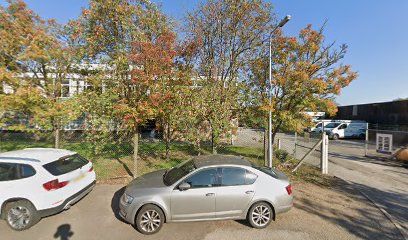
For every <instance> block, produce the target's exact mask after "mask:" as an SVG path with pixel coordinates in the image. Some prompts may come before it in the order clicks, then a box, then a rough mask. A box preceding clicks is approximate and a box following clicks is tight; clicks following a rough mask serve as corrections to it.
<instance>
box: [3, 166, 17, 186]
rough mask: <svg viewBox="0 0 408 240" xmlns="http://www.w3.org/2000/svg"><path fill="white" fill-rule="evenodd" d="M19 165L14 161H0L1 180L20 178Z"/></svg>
mask: <svg viewBox="0 0 408 240" xmlns="http://www.w3.org/2000/svg"><path fill="white" fill-rule="evenodd" d="M17 171H18V166H17V164H14V163H0V182H1V181H11V180H16V179H18V174H17Z"/></svg>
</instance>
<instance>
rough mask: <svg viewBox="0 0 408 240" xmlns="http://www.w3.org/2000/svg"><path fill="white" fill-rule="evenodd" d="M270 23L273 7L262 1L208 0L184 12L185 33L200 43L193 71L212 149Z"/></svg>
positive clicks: (230, 115)
mask: <svg viewBox="0 0 408 240" xmlns="http://www.w3.org/2000/svg"><path fill="white" fill-rule="evenodd" d="M273 21H274V17H273V15H272V7H271V5H270V4H268V3H264V2H263V1H262V0H217V1H215V0H209V1H207V2H206V3H205V4H202V5H200V6H199V7H198V9H197V10H196V11H194V12H193V13H191V14H189V16H188V26H187V30H188V34H187V35H188V36H189V37H190V38H191V39H194V40H195V42H197V43H199V44H200V45H199V46H200V47H199V48H198V49H199V51H198V53H197V59H196V66H197V67H196V70H197V74H198V76H199V77H200V78H201V80H200V86H201V87H202V94H201V96H202V98H203V100H204V101H205V107H206V115H205V116H207V119H206V120H207V122H208V123H209V124H210V126H211V132H212V134H211V135H212V137H211V139H212V141H211V142H212V147H213V152H214V153H216V148H217V145H218V143H219V139H220V137H221V135H223V134H226V133H227V132H228V131H229V130H231V127H232V125H231V120H232V119H233V118H234V117H235V116H234V115H233V113H234V111H235V110H236V109H237V108H238V96H239V88H238V87H239V86H240V85H239V84H238V83H239V82H242V81H243V80H244V78H245V76H246V74H245V73H246V72H247V69H248V66H249V65H248V64H249V63H250V60H251V59H252V56H253V55H255V53H257V51H259V47H260V46H262V45H263V44H264V41H265V39H267V37H266V36H267V34H268V33H269V32H270V30H271V29H272V25H273Z"/></svg>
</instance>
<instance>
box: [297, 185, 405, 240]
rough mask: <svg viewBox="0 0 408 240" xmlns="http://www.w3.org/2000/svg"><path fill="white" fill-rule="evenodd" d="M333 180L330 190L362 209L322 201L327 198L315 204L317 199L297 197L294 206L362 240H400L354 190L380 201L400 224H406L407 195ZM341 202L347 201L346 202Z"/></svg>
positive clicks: (381, 217) (333, 198)
mask: <svg viewBox="0 0 408 240" xmlns="http://www.w3.org/2000/svg"><path fill="white" fill-rule="evenodd" d="M336 179H337V180H336V183H335V184H334V187H332V188H333V189H332V190H334V191H336V192H339V193H342V194H344V195H346V196H348V197H350V198H352V199H355V200H356V201H358V202H360V203H362V206H359V207H356V206H354V208H352V207H353V205H350V206H348V205H347V204H344V201H342V200H339V199H337V201H336V198H335V197H331V196H329V197H328V198H326V199H330V200H326V201H319V198H317V199H312V198H309V197H305V198H298V199H296V202H295V206H296V207H297V208H299V209H301V210H304V211H306V212H309V213H311V214H314V215H317V216H319V217H321V218H323V219H325V220H327V221H330V222H332V223H334V224H337V225H339V226H341V227H343V228H344V229H347V231H349V232H350V233H351V234H353V235H355V236H357V237H359V238H362V239H401V237H402V236H401V233H400V232H399V231H398V229H397V228H396V227H395V226H394V225H393V224H391V222H389V220H388V219H387V218H386V216H385V215H383V214H382V212H381V211H380V210H377V209H376V210H375V211H374V210H373V209H375V208H374V206H373V205H372V203H371V202H370V201H368V200H367V199H366V198H365V197H364V196H362V195H361V194H360V193H359V192H358V191H357V189H358V190H360V191H362V192H364V193H365V194H367V195H370V196H374V197H378V198H382V199H381V203H383V204H381V205H384V206H383V208H384V209H385V210H386V211H388V212H389V213H390V214H391V215H393V216H395V217H396V218H397V219H398V220H399V221H400V222H401V221H402V222H407V221H408V216H406V211H407V205H408V204H407V203H408V195H403V194H398V193H394V192H385V191H381V190H379V189H376V188H372V187H368V186H365V185H362V184H358V183H351V184H349V183H347V182H345V181H343V180H341V179H338V178H336ZM344 200H346V202H347V199H344ZM348 201H350V200H348ZM403 203H405V205H403ZM391 210H392V211H391Z"/></svg>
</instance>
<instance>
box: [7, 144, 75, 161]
mask: <svg viewBox="0 0 408 240" xmlns="http://www.w3.org/2000/svg"><path fill="white" fill-rule="evenodd" d="M73 154H76V153H75V152H72V151H69V150H65V149H56V148H26V149H22V150H15V151H10V152H4V153H0V162H2V161H19V162H31V163H38V164H47V163H50V162H53V161H55V160H58V159H60V158H62V157H65V156H69V155H73Z"/></svg>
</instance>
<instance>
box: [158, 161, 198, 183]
mask: <svg viewBox="0 0 408 240" xmlns="http://www.w3.org/2000/svg"><path fill="white" fill-rule="evenodd" d="M195 169H196V166H195V165H194V162H193V160H190V161H186V162H183V163H181V164H179V165H177V166H175V167H174V168H172V169H170V170H168V172H166V173H165V175H164V176H163V180H164V184H166V185H167V186H170V185H172V184H174V183H175V182H177V181H178V180H179V179H180V178H182V177H184V176H186V175H187V174H189V173H191V172H192V171H194V170H195Z"/></svg>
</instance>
